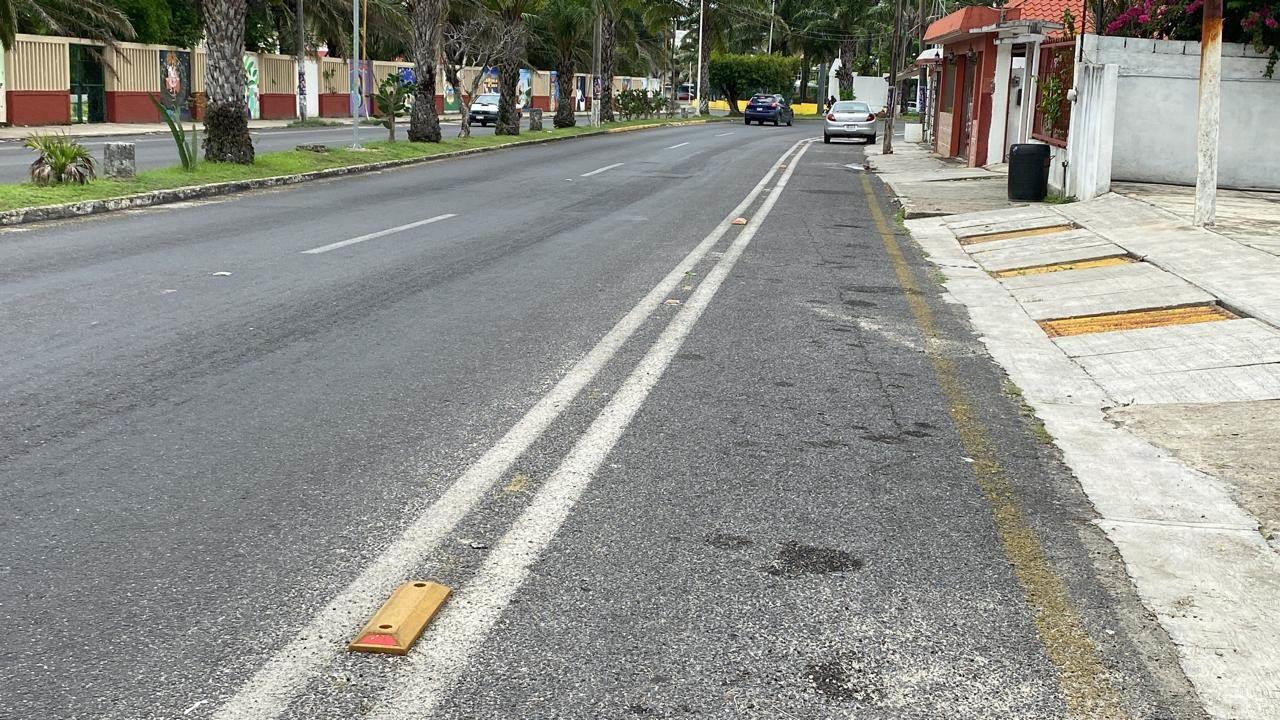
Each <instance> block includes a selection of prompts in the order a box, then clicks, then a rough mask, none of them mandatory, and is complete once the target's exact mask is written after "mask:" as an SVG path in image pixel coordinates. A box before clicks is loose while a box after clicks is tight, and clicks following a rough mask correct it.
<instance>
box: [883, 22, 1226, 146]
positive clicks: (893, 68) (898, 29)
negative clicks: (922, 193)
mask: <svg viewBox="0 0 1280 720" xmlns="http://www.w3.org/2000/svg"><path fill="white" fill-rule="evenodd" d="M1219 2H1221V0H1219ZM901 35H902V0H896V2H894V10H893V45H892V46H890V48H889V107H888V109H887V110H886V111H885V117H884V123H885V126H884V143H883V144H881V146H880V152H881V153H882V154H884V155H892V154H893V120H894V116H895V115H896V114H897V109H898V65H899V64H901V62H902V60H901V58H899V57H898V53H899V52H900V50H899V48H900V47H901V44H902V43H901V41H902V38H901Z"/></svg>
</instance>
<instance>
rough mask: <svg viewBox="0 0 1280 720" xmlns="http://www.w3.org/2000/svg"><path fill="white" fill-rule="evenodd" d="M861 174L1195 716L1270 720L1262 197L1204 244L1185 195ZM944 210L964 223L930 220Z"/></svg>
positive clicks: (895, 160)
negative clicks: (1097, 542)
mask: <svg viewBox="0 0 1280 720" xmlns="http://www.w3.org/2000/svg"><path fill="white" fill-rule="evenodd" d="M869 164H870V165H871V166H872V167H873V168H874V169H876V170H877V171H879V172H881V174H882V177H884V179H885V180H886V181H887V182H888V183H889V185H890V187H891V188H892V189H893V190H894V191H895V192H896V193H897V194H898V195H899V196H900V197H901V199H902V202H903V205H904V207H905V208H908V212H909V213H914V214H915V216H916V219H909V220H908V221H907V227H908V229H909V230H910V231H911V232H912V235H913V236H914V237H915V239H916V240H917V241H918V242H919V243H920V244H921V245H922V246H923V248H924V249H925V251H926V252H927V253H928V254H929V257H930V259H931V260H932V261H933V262H934V263H935V264H936V265H938V267H939V268H940V270H941V271H942V272H943V274H944V275H945V276H946V289H947V291H948V292H949V293H950V294H951V295H952V296H953V297H954V298H955V299H956V301H958V302H960V303H962V304H964V305H965V306H966V307H967V308H968V310H969V313H970V316H971V318H972V320H973V322H974V325H975V326H976V328H977V329H978V330H979V331H980V332H981V333H982V335H983V341H984V342H985V343H986V345H987V347H988V348H989V350H990V351H991V354H992V356H993V357H995V359H996V360H997V361H999V362H1000V363H1001V364H1002V365H1003V366H1004V368H1005V370H1006V372H1008V374H1009V376H1010V378H1011V380H1013V382H1014V383H1016V384H1017V385H1018V387H1019V388H1021V390H1022V392H1023V394H1024V397H1025V398H1026V400H1027V402H1028V403H1029V404H1030V405H1031V406H1032V407H1033V408H1034V409H1035V411H1036V414H1037V415H1038V416H1039V417H1040V418H1041V420H1043V421H1044V423H1045V426H1046V428H1047V429H1048V430H1049V432H1050V433H1051V434H1052V435H1053V437H1054V441H1055V443H1056V444H1057V446H1058V447H1059V448H1060V449H1061V450H1062V452H1063V455H1064V459H1065V460H1066V461H1067V463H1068V465H1069V466H1070V467H1071V468H1072V470H1073V471H1074V472H1075V473H1076V476H1077V478H1078V480H1079V481H1080V484H1081V486H1082V487H1083V488H1084V490H1085V492H1086V493H1087V494H1088V496H1089V498H1090V500H1091V501H1092V502H1093V503H1094V505H1095V508H1096V509H1097V512H1098V514H1099V518H1098V519H1097V520H1096V521H1095V522H1097V523H1098V524H1099V526H1101V527H1102V528H1103V529H1104V530H1105V531H1106V532H1107V534H1108V536H1109V537H1110V539H1111V540H1112V541H1113V542H1114V543H1115V545H1116V546H1117V548H1118V549H1119V550H1120V553H1121V555H1122V556H1123V557H1124V559H1125V562H1126V564H1127V566H1128V570H1129V572H1130V575H1131V576H1132V578H1133V580H1134V583H1135V585H1136V586H1137V588H1138V591H1139V593H1140V595H1141V597H1142V598H1143V601H1144V603H1145V604H1146V605H1147V606H1148V607H1149V608H1150V609H1151V610H1152V611H1154V612H1155V613H1156V615H1157V616H1158V617H1159V619H1160V621H1161V624H1162V625H1163V626H1164V627H1165V629H1166V630H1167V631H1168V632H1169V635H1170V637H1171V638H1172V639H1173V640H1174V641H1175V643H1177V645H1178V648H1179V653H1180V656H1181V661H1182V665H1183V669H1184V671H1185V672H1186V674H1187V677H1188V678H1189V679H1190V680H1191V681H1192V683H1193V684H1194V685H1195V687H1196V689H1197V691H1198V692H1199V694H1200V696H1201V699H1202V701H1203V703H1204V705H1205V708H1206V710H1207V711H1208V712H1209V714H1210V715H1211V716H1213V717H1215V718H1224V719H1225V718H1257V719H1258V720H1262V719H1263V718H1274V717H1275V715H1274V710H1275V708H1276V707H1280V624H1278V623H1277V622H1276V620H1275V618H1277V617H1280V554H1278V553H1277V550H1280V542H1278V541H1277V538H1276V535H1277V532H1278V531H1280V481H1278V480H1277V478H1280V448H1278V447H1277V445H1278V444H1280V441H1278V440H1277V438H1280V256H1277V254H1275V253H1274V252H1272V251H1271V249H1272V248H1273V247H1274V246H1273V245H1271V244H1269V239H1270V237H1271V232H1280V231H1275V230H1274V229H1273V228H1272V227H1271V226H1272V225H1273V224H1274V217H1275V213H1274V211H1273V210H1272V208H1274V207H1275V204H1273V200H1274V198H1273V197H1266V196H1265V194H1253V195H1248V196H1245V195H1243V194H1233V193H1223V194H1222V197H1223V199H1222V200H1221V201H1220V202H1221V203H1222V205H1221V207H1223V208H1224V209H1225V210H1226V212H1224V217H1225V218H1226V219H1227V220H1228V222H1226V223H1224V226H1223V227H1222V228H1220V229H1219V230H1218V231H1214V230H1206V229H1202V228H1195V227H1192V226H1191V225H1190V223H1189V220H1188V219H1187V217H1186V216H1185V214H1184V212H1185V211H1186V210H1187V206H1186V205H1185V202H1184V197H1185V196H1184V195H1183V194H1182V193H1180V192H1178V191H1176V190H1170V189H1168V188H1163V187H1159V186H1157V187H1155V188H1152V187H1150V186H1139V187H1136V188H1135V187H1129V186H1124V187H1120V188H1117V189H1120V190H1122V193H1123V194H1121V193H1112V194H1108V195H1106V196H1103V197H1100V198H1097V199H1095V200H1092V201H1089V202H1081V203H1069V204H1062V205H1044V204H1035V205H1026V206H1020V207H1012V206H1011V204H1010V203H1009V202H1008V201H1007V200H1006V199H1005V198H1004V179H1005V178H1004V176H1002V175H1000V174H999V173H993V172H990V171H987V170H982V169H976V170H975V169H969V168H958V167H956V166H954V165H952V164H950V163H948V162H946V161H943V160H941V159H939V158H936V157H932V156H930V155H929V154H928V153H927V152H925V151H923V150H922V149H920V148H919V147H913V146H906V145H905V144H904V145H903V146H902V147H900V148H899V149H897V153H896V154H895V155H894V156H888V157H871V158H870V160H869ZM997 187H998V188H999V189H998V191H997ZM1258 195H1263V196H1264V197H1258ZM949 210H959V211H961V212H962V214H946V215H937V214H938V213H945V212H947V211H949ZM929 215H935V216H933V217H929ZM921 216H924V217H921ZM1133 313H1140V314H1138V315H1135V314H1133Z"/></svg>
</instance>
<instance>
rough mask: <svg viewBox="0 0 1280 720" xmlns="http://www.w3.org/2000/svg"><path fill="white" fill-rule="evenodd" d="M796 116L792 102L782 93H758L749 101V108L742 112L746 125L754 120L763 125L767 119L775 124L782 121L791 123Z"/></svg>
mask: <svg viewBox="0 0 1280 720" xmlns="http://www.w3.org/2000/svg"><path fill="white" fill-rule="evenodd" d="M794 117H795V113H794V112H793V111H792V110H791V104H790V103H788V102H787V100H786V98H784V97H782V96H781V95H756V96H754V97H752V98H751V100H749V101H748V102H747V109H746V110H745V111H744V112H743V113H742V122H743V124H744V125H750V124H751V121H752V120H754V121H756V122H758V123H760V124H761V125H763V124H764V123H765V121H766V120H767V121H769V122H771V123H773V124H774V125H775V126H776V125H780V124H782V123H786V124H787V125H791V119H792V118H794Z"/></svg>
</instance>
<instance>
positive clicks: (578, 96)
mask: <svg viewBox="0 0 1280 720" xmlns="http://www.w3.org/2000/svg"><path fill="white" fill-rule="evenodd" d="M576 79H577V81H578V86H577V87H575V88H574V89H573V99H574V102H576V103H577V106H578V107H577V110H576V112H586V111H587V78H586V76H584V75H579V76H578V77H577V78H576Z"/></svg>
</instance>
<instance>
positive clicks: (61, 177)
mask: <svg viewBox="0 0 1280 720" xmlns="http://www.w3.org/2000/svg"><path fill="white" fill-rule="evenodd" d="M23 144H24V145H26V146H27V147H29V148H31V149H32V150H35V151H36V152H37V153H39V157H37V158H36V159H35V160H34V161H33V162H32V163H31V182H33V183H35V184H37V185H48V184H50V183H54V184H59V183H76V184H78V185H84V184H85V183H87V182H89V181H90V180H92V179H94V178H95V177H97V167H96V166H95V164H94V161H93V153H91V152H89V149H88V148H86V147H85V146H83V145H81V144H80V143H78V142H76V141H75V140H72V139H71V138H69V137H67V136H66V135H63V134H55V133H48V134H42V133H35V134H33V135H30V136H29V137H27V139H26V142H24V143H23Z"/></svg>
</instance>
